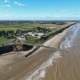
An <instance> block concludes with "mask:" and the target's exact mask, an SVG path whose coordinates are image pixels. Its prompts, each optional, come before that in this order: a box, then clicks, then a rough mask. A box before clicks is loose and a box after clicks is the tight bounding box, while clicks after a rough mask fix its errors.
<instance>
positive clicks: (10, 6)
mask: <svg viewBox="0 0 80 80" xmlns="http://www.w3.org/2000/svg"><path fill="white" fill-rule="evenodd" d="M2 7H11V5H8V4H7V5H2Z"/></svg>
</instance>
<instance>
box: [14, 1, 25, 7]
mask: <svg viewBox="0 0 80 80" xmlns="http://www.w3.org/2000/svg"><path fill="white" fill-rule="evenodd" d="M14 4H16V5H18V6H25V5H26V4H21V3H20V2H14Z"/></svg>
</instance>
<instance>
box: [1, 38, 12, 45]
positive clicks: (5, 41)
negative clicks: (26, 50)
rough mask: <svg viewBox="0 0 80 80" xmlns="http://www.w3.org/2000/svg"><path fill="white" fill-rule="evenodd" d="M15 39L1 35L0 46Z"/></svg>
mask: <svg viewBox="0 0 80 80" xmlns="http://www.w3.org/2000/svg"><path fill="white" fill-rule="evenodd" d="M12 40H13V39H6V38H3V37H0V46H1V45H2V44H7V43H9V42H11V41H12Z"/></svg>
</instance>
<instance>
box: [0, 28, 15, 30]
mask: <svg viewBox="0 0 80 80" xmlns="http://www.w3.org/2000/svg"><path fill="white" fill-rule="evenodd" d="M14 29H15V28H14V27H6V28H0V31H2V30H4V31H11V30H14Z"/></svg>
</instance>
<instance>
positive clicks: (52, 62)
mask: <svg viewBox="0 0 80 80" xmlns="http://www.w3.org/2000/svg"><path fill="white" fill-rule="evenodd" d="M59 47H60V49H61V50H64V51H56V52H53V53H52V55H50V57H49V58H48V59H47V60H46V61H45V62H43V64H42V65H41V66H40V67H39V68H38V69H37V70H35V71H34V72H33V73H32V74H31V75H29V76H27V77H26V79H25V80H80V24H76V25H73V27H72V28H71V29H70V30H69V31H68V33H67V34H66V36H65V37H64V38H63V39H62V41H61V43H60V45H59Z"/></svg>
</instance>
